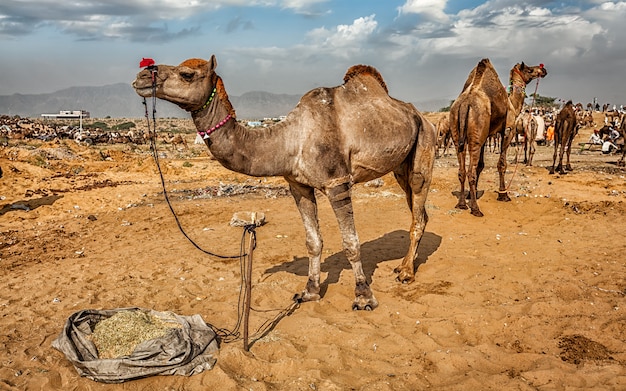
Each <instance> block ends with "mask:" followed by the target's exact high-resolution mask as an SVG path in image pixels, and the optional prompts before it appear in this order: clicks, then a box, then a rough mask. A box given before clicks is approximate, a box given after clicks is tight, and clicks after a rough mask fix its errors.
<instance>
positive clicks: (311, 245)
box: [306, 237, 324, 256]
mask: <svg viewBox="0 0 626 391" xmlns="http://www.w3.org/2000/svg"><path fill="white" fill-rule="evenodd" d="M306 248H307V250H308V251H309V254H313V255H317V256H319V255H320V254H322V249H323V248H324V242H323V241H322V238H321V237H307V238H306Z"/></svg>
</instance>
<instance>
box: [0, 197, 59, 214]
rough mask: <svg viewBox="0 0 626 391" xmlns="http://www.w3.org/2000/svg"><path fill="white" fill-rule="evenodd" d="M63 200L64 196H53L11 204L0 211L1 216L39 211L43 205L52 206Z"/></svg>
mask: <svg viewBox="0 0 626 391" xmlns="http://www.w3.org/2000/svg"><path fill="white" fill-rule="evenodd" d="M60 198H63V196H62V195H53V196H45V197H41V198H35V199H32V200H22V201H16V202H13V203H11V204H5V205H3V206H2V208H1V209H0V216H4V215H5V214H7V213H8V212H12V211H17V210H25V211H27V212H28V211H31V210H33V209H37V208H39V207H40V206H43V205H52V204H54V203H55V202H56V201H57V200H58V199H60Z"/></svg>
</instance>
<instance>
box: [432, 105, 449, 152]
mask: <svg viewBox="0 0 626 391" xmlns="http://www.w3.org/2000/svg"><path fill="white" fill-rule="evenodd" d="M451 144H452V135H451V134H450V116H449V115H446V116H445V117H443V118H441V119H440V120H439V121H438V122H437V149H436V150H435V157H436V158H438V157H439V149H443V157H446V154H447V152H448V148H449V147H450V145H451Z"/></svg>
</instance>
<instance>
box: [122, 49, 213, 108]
mask: <svg viewBox="0 0 626 391" xmlns="http://www.w3.org/2000/svg"><path fill="white" fill-rule="evenodd" d="M216 67H217V60H216V59H215V56H211V59H210V60H209V61H207V60H202V59H197V58H193V59H189V60H185V61H183V62H182V63H181V64H180V65H178V66H172V65H154V66H149V67H147V68H145V69H144V70H142V71H141V72H139V73H138V74H137V77H136V78H135V80H134V81H133V83H132V85H133V88H134V89H135V91H136V92H137V94H139V96H142V97H151V96H152V95H153V93H154V94H155V95H156V97H157V98H159V99H163V100H166V101H169V102H172V103H174V104H176V105H178V106H179V107H180V108H182V109H183V110H187V111H194V110H198V109H200V108H202V107H203V105H205V103H206V102H207V101H208V99H209V98H210V97H211V94H212V93H213V90H214V88H215V87H216V85H217V82H218V79H219V77H218V76H217V75H216V74H215V68H216Z"/></svg>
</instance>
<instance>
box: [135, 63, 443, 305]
mask: <svg viewBox="0 0 626 391" xmlns="http://www.w3.org/2000/svg"><path fill="white" fill-rule="evenodd" d="M216 67H217V61H216V59H215V56H212V57H211V59H210V60H209V61H206V60H201V59H190V60H186V61H184V62H183V63H182V64H180V65H179V66H169V65H158V66H156V67H154V68H153V69H152V70H151V69H144V70H143V71H141V72H140V73H139V74H138V75H137V78H136V80H135V81H134V82H133V87H134V88H135V90H136V91H137V93H138V94H139V95H140V96H143V97H148V96H152V94H153V91H155V93H156V96H157V97H158V98H160V99H165V100H167V101H170V102H172V103H175V104H177V105H178V106H180V107H181V108H183V109H185V110H187V111H190V112H191V116H192V118H193V121H194V123H195V125H196V128H197V129H198V133H199V134H200V135H201V136H202V137H203V138H204V141H205V143H206V145H207V147H208V148H209V150H210V151H211V153H212V155H213V156H214V157H215V159H217V160H218V161H219V162H220V163H221V164H222V165H223V166H224V167H226V168H228V169H230V170H233V171H236V172H240V173H244V174H247V175H252V176H257V177H263V176H282V177H284V178H285V180H286V181H287V183H288V184H289V188H290V190H291V193H292V195H293V197H294V199H295V202H296V206H297V207H298V209H299V211H300V215H301V217H302V220H303V223H304V229H305V232H306V247H307V249H308V255H309V278H308V282H307V284H306V287H305V289H304V291H302V292H301V293H299V294H296V296H295V299H297V300H299V301H315V300H319V299H320V259H321V256H322V237H321V233H320V227H319V223H318V216H317V201H316V197H315V189H319V190H320V191H321V192H322V193H324V194H325V195H326V196H327V197H328V199H329V200H330V204H331V206H332V208H333V210H334V212H335V216H336V218H337V221H338V223H339V230H340V231H341V235H342V239H343V241H342V243H343V248H344V252H345V254H346V257H347V259H348V261H349V262H350V264H351V266H352V270H353V272H354V275H355V280H356V288H355V296H356V298H355V300H354V303H353V305H352V308H353V309H355V310H363V309H365V310H372V309H374V308H376V306H377V305H378V302H377V301H376V299H375V297H374V295H373V293H372V291H371V289H370V286H369V283H368V281H367V277H366V276H365V274H364V272H363V267H362V264H361V251H360V244H359V239H358V235H357V232H356V229H355V225H354V218H353V209H352V201H351V194H350V193H351V188H352V186H353V184H355V183H359V182H365V181H370V180H372V179H374V178H378V177H381V176H382V175H385V174H386V173H388V172H391V171H393V173H394V175H395V177H396V179H397V180H398V183H399V184H400V186H401V187H402V189H403V190H404V192H405V193H406V199H407V201H408V204H409V209H410V210H411V212H412V223H411V228H410V233H409V237H410V242H411V243H410V245H409V249H408V253H407V254H406V256H405V257H404V259H403V261H402V264H401V265H400V266H399V267H397V268H396V269H395V272H396V273H397V278H398V280H399V281H401V282H410V281H412V280H413V279H414V275H415V260H416V258H417V249H418V245H419V242H420V239H421V238H422V235H423V233H424V229H425V227H426V223H427V220H428V217H427V214H426V210H425V203H426V197H427V195H428V189H429V186H430V183H431V179H432V170H433V164H434V158H435V144H436V133H435V127H434V126H433V125H432V124H431V123H430V122H429V121H427V120H426V119H425V118H424V117H423V116H422V114H421V113H420V112H419V111H418V110H417V109H415V107H414V106H413V105H411V104H408V103H404V102H401V101H399V100H397V99H394V98H392V97H390V96H389V94H388V91H387V86H386V85H385V82H384V81H383V79H382V77H381V76H380V74H379V73H378V71H377V70H376V69H374V68H373V67H370V66H365V65H355V66H353V67H351V68H350V69H349V70H348V71H347V73H346V75H345V77H344V84H342V85H340V86H337V87H333V88H324V87H321V88H316V89H314V90H312V91H310V92H308V93H307V94H305V95H304V96H303V97H302V98H301V100H300V102H299V103H298V105H297V106H296V107H295V108H294V109H293V110H292V111H291V113H289V115H287V117H286V119H285V120H284V121H282V122H279V123H277V124H275V125H273V126H270V127H266V128H254V129H248V128H246V127H244V126H242V125H240V124H238V123H237V121H236V120H235V111H234V109H233V107H232V105H231V103H230V101H229V99H228V95H227V93H226V90H225V89H224V84H223V82H222V79H221V78H220V77H219V76H218V75H217V74H216V73H215V68H216ZM153 72H156V75H154V76H155V77H154V85H153V81H152V80H153V78H152V77H153Z"/></svg>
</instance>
